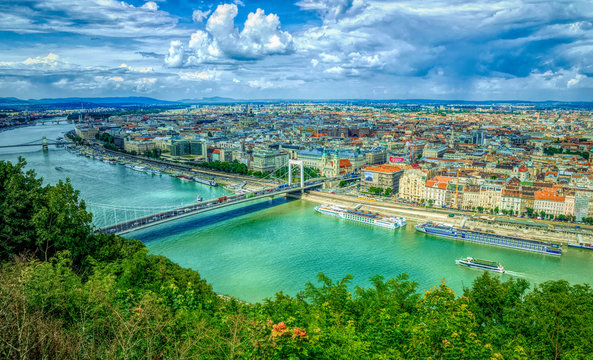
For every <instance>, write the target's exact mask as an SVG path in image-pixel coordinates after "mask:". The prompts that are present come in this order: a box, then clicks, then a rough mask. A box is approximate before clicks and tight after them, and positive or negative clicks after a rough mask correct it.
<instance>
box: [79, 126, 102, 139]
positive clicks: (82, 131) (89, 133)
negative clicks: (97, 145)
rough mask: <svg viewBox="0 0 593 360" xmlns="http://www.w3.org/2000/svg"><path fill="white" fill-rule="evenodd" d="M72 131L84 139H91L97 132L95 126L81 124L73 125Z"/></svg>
mask: <svg viewBox="0 0 593 360" xmlns="http://www.w3.org/2000/svg"><path fill="white" fill-rule="evenodd" d="M74 131H75V132H76V135H77V136H78V137H80V138H82V139H85V140H92V139H94V138H95V135H97V134H98V133H99V130H98V129H97V128H93V127H83V126H80V127H79V126H75V127H74Z"/></svg>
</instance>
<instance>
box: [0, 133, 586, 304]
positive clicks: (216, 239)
mask: <svg viewBox="0 0 593 360" xmlns="http://www.w3.org/2000/svg"><path fill="white" fill-rule="evenodd" d="M72 127H73V125H43V126H34V127H27V128H19V129H14V130H9V131H5V132H2V133H0V145H8V144H23V143H27V142H31V141H34V140H38V139H41V137H42V136H47V138H48V139H55V138H56V137H58V136H62V135H63V133H65V132H66V131H68V130H70V129H72ZM18 156H23V157H25V158H26V160H27V162H28V167H29V168H32V169H35V171H36V172H37V174H38V175H40V176H42V177H43V178H44V181H45V182H46V183H52V184H53V183H56V182H57V181H58V180H59V179H65V178H66V177H68V178H70V179H71V181H72V184H73V185H74V187H76V188H77V189H79V190H80V193H81V197H82V198H83V199H84V200H85V201H86V202H87V204H88V205H87V207H88V208H89V210H90V211H91V212H93V214H94V223H95V224H96V225H97V226H102V225H105V224H109V223H112V222H113V221H114V220H115V219H117V220H118V221H123V220H125V219H126V217H128V218H130V219H131V218H133V217H134V216H140V215H146V214H147V212H151V211H155V212H158V208H159V207H172V206H178V205H182V204H185V205H187V204H190V203H192V202H194V201H195V198H196V196H197V195H201V196H202V198H204V199H211V198H215V197H218V196H221V195H223V194H225V190H223V189H221V188H211V187H209V186H206V185H202V184H197V183H193V182H182V181H180V180H178V179H175V178H172V177H169V176H166V175H163V176H154V175H148V174H145V173H141V172H137V171H134V170H132V169H129V168H126V167H124V166H121V165H111V164H106V163H103V162H101V161H98V160H93V159H89V158H86V157H82V156H77V155H75V154H72V153H70V152H68V151H66V150H65V149H63V148H56V147H54V146H50V149H49V151H48V152H43V151H42V150H41V148H40V147H39V148H38V147H26V148H25V147H18V148H5V149H0V160H9V161H15V160H16V159H17V158H18ZM56 167H61V169H56ZM315 205H316V204H313V203H309V202H305V201H301V200H286V199H284V198H277V199H273V200H265V201H254V202H252V203H247V204H243V205H237V206H234V207H228V208H225V209H222V210H218V211H215V212H211V213H207V214H200V215H195V216H191V217H188V218H184V219H180V220H176V221H173V222H170V223H166V224H161V225H159V226H155V227H152V228H149V229H145V230H141V231H137V232H135V233H132V234H129V235H128V236H131V237H134V238H136V239H139V240H141V241H143V242H144V243H145V244H146V246H147V247H148V248H149V249H150V251H151V252H152V253H154V254H159V255H164V256H167V257H168V258H170V259H171V260H173V261H175V262H177V263H178V264H180V265H181V266H184V267H190V268H193V269H195V270H198V271H199V272H200V274H201V275H202V276H203V277H204V278H205V279H207V280H208V282H210V283H211V284H212V286H213V288H214V290H215V291H217V292H219V293H223V294H227V295H232V296H235V297H237V298H240V299H243V300H246V301H249V302H255V301H260V300H262V299H264V298H267V297H272V296H274V294H275V293H276V292H279V291H283V292H285V293H288V294H290V295H294V294H296V293H297V292H298V291H299V290H301V289H303V288H304V284H305V283H306V282H308V281H312V282H315V280H316V275H317V274H318V273H319V272H323V273H325V274H326V275H328V276H330V277H331V278H333V279H335V280H339V279H341V278H342V277H343V276H345V275H347V274H352V275H354V280H353V285H359V286H368V285H369V284H370V281H369V279H370V277H372V276H374V275H377V274H379V275H383V276H384V277H386V278H389V277H395V276H397V275H398V274H400V273H408V274H410V278H411V280H413V281H416V282H418V283H419V286H418V289H419V290H420V291H422V290H426V289H428V288H430V287H432V286H435V285H438V284H440V282H441V281H442V280H445V281H446V282H447V285H448V286H449V287H451V288H453V289H454V290H455V291H456V293H458V294H460V293H461V291H462V289H463V286H467V285H470V284H471V283H472V281H473V279H474V278H475V277H477V276H478V275H480V272H479V271H477V270H472V269H467V268H464V267H460V266H458V265H455V260H456V259H459V258H461V257H466V256H472V257H478V258H484V259H489V260H495V261H499V262H501V264H503V265H504V267H505V268H506V269H507V270H508V271H509V272H510V274H503V275H497V276H501V277H502V278H503V279H504V278H508V277H510V276H517V277H523V278H525V279H527V280H529V281H530V282H531V283H538V282H542V281H545V280H558V279H566V280H568V281H570V282H571V283H583V282H587V283H593V251H590V250H580V249H565V253H564V255H563V256H562V257H553V256H546V255H540V254H531V253H527V252H522V251H517V250H511V249H502V248H497V247H490V246H484V245H477V244H469V243H464V242H461V241H455V240H448V239H442V238H437V237H433V236H427V235H424V234H422V233H419V232H416V231H415V229H414V226H413V225H414V223H411V222H409V223H408V225H407V226H406V227H405V228H404V229H399V230H396V231H393V230H387V229H382V228H376V227H373V226H369V225H364V224H358V223H353V222H348V221H344V220H340V219H336V218H332V217H327V216H323V215H319V214H316V213H315V211H314V207H315ZM125 209H127V211H126V210H125Z"/></svg>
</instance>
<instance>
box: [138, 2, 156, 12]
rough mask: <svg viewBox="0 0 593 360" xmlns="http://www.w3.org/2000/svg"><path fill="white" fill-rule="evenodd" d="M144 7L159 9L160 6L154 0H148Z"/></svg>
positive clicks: (152, 9)
mask: <svg viewBox="0 0 593 360" xmlns="http://www.w3.org/2000/svg"><path fill="white" fill-rule="evenodd" d="M141 7H142V8H143V9H148V10H151V11H157V10H158V9H159V6H158V5H157V4H156V3H155V2H154V1H148V2H146V3H145V4H144V5H142V6H141Z"/></svg>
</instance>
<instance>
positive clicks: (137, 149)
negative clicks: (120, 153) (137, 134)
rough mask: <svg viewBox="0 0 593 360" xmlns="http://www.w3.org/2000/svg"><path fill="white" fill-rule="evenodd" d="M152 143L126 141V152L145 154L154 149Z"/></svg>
mask: <svg viewBox="0 0 593 360" xmlns="http://www.w3.org/2000/svg"><path fill="white" fill-rule="evenodd" d="M154 148H155V146H154V143H153V142H152V141H125V142H124V150H126V151H127V152H130V153H136V154H143V153H144V152H145V151H149V150H152V149H154Z"/></svg>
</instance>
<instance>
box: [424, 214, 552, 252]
mask: <svg viewBox="0 0 593 360" xmlns="http://www.w3.org/2000/svg"><path fill="white" fill-rule="evenodd" d="M416 230H418V231H421V232H423V233H426V234H430V235H435V236H441V237H447V238H453V239H459V240H463V241H470V242H476V243H481V244H487V245H494V246H501V247H507V248H512V249H517V250H525V251H532V252H537V253H542V254H548V255H557V256H560V255H562V244H556V243H553V242H549V241H537V240H530V239H523V238H520V237H516V236H507V235H499V234H495V233H493V232H485V231H479V230H470V229H467V228H464V227H459V226H455V225H451V224H445V223H433V222H430V221H429V222H427V223H424V224H418V225H416Z"/></svg>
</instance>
